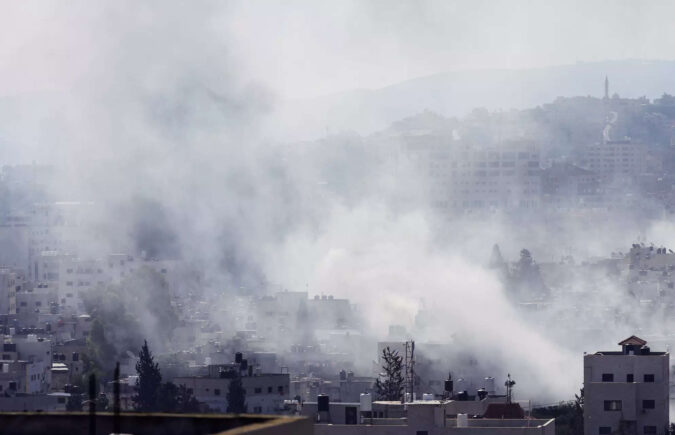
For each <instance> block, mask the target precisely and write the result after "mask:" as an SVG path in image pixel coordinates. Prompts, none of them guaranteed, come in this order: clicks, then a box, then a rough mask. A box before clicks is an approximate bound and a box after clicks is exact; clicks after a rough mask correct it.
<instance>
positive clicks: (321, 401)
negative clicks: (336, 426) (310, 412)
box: [316, 394, 330, 412]
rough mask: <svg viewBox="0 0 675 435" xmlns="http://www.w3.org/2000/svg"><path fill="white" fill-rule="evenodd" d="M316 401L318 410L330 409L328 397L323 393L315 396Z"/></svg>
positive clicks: (326, 410) (325, 410)
mask: <svg viewBox="0 0 675 435" xmlns="http://www.w3.org/2000/svg"><path fill="white" fill-rule="evenodd" d="M316 403H317V407H318V408H317V410H318V411H319V412H328V410H329V409H330V406H329V405H330V399H329V398H328V396H327V395H325V394H319V395H318V396H317V398H316Z"/></svg>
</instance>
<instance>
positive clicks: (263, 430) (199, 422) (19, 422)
mask: <svg viewBox="0 0 675 435" xmlns="http://www.w3.org/2000/svg"><path fill="white" fill-rule="evenodd" d="M119 423H120V430H121V432H122V433H133V434H134V435H160V434H162V435H164V434H166V435H174V434H175V435H179V434H186V433H189V434H223V435H225V434H246V433H250V434H256V435H273V434H274V435H277V434H278V435H295V434H297V435H312V433H313V430H312V424H311V422H309V420H307V419H304V418H299V417H274V416H260V415H257V416H253V415H249V414H242V415H211V414H122V415H121V416H120V420H119ZM0 428H2V432H3V433H11V434H15V435H37V434H44V433H48V434H50V435H80V434H81V435H85V434H88V433H89V415H88V414H87V413H0ZM112 432H113V415H112V414H110V413H100V414H97V415H96V433H97V434H109V433H112Z"/></svg>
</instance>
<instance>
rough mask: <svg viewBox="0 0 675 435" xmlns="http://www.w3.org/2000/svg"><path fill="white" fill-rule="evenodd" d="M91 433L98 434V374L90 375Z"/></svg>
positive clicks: (90, 434) (92, 434)
mask: <svg viewBox="0 0 675 435" xmlns="http://www.w3.org/2000/svg"><path fill="white" fill-rule="evenodd" d="M89 435H96V375H95V374H93V373H92V374H91V375H90V376H89Z"/></svg>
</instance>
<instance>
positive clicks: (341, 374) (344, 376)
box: [340, 370, 347, 381]
mask: <svg viewBox="0 0 675 435" xmlns="http://www.w3.org/2000/svg"><path fill="white" fill-rule="evenodd" d="M346 379H347V372H346V371H344V370H340V380H341V381H344V380H346Z"/></svg>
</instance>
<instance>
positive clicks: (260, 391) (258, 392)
mask: <svg viewBox="0 0 675 435" xmlns="http://www.w3.org/2000/svg"><path fill="white" fill-rule="evenodd" d="M260 393H262V388H260V387H256V388H254V389H253V394H260Z"/></svg>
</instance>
